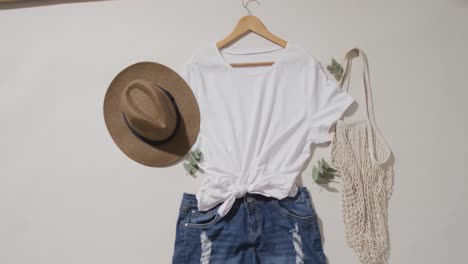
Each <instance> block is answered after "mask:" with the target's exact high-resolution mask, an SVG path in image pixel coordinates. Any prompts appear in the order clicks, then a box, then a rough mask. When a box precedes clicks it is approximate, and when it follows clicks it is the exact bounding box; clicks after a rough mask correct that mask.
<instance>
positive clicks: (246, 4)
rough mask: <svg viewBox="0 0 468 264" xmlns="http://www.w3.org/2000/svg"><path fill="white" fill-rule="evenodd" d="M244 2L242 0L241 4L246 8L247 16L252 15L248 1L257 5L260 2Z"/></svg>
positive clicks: (251, 0) (250, 0)
mask: <svg viewBox="0 0 468 264" xmlns="http://www.w3.org/2000/svg"><path fill="white" fill-rule="evenodd" d="M244 2H245V1H244V0H242V5H243V6H244V8H245V9H246V10H247V12H248V15H249V16H251V15H252V11H250V9H249V4H250V2H256V3H257V4H258V5H260V2H258V1H257V0H249V1H247V3H244Z"/></svg>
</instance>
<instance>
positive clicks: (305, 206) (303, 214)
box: [272, 198, 316, 221]
mask: <svg viewBox="0 0 468 264" xmlns="http://www.w3.org/2000/svg"><path fill="white" fill-rule="evenodd" d="M272 203H273V207H275V208H276V209H277V210H278V212H279V213H281V214H282V215H284V216H286V217H290V218H293V219H295V220H301V221H309V220H312V219H314V218H315V217H316V215H315V212H314V209H312V206H311V205H310V203H309V202H308V200H307V199H305V200H303V199H293V198H284V199H282V200H273V201H272Z"/></svg>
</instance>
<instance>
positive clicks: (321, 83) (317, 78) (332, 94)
mask: <svg viewBox="0 0 468 264" xmlns="http://www.w3.org/2000/svg"><path fill="white" fill-rule="evenodd" d="M312 60H313V62H312V64H313V65H312V73H311V78H313V80H312V82H311V84H312V86H313V87H309V88H310V89H311V90H310V94H309V96H310V98H309V100H308V101H309V103H308V106H309V124H310V140H311V141H313V142H314V143H316V144H320V143H324V142H328V141H330V140H331V131H330V129H331V127H332V125H333V124H334V123H335V122H336V121H338V120H339V119H340V118H341V117H342V116H343V114H344V112H345V111H346V110H347V109H348V107H349V106H350V105H351V104H352V103H353V102H354V99H353V98H352V97H351V96H350V95H349V94H347V93H346V92H344V91H343V89H341V88H340V87H339V86H338V85H337V83H336V82H334V81H332V80H330V79H329V78H328V76H327V75H326V74H325V71H324V70H323V68H322V66H321V65H320V63H319V62H318V61H317V60H316V59H314V58H313V59H312Z"/></svg>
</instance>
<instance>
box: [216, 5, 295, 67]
mask: <svg viewBox="0 0 468 264" xmlns="http://www.w3.org/2000/svg"><path fill="white" fill-rule="evenodd" d="M252 1H254V2H257V4H260V3H259V2H258V1H256V0H249V1H248V2H247V3H246V4H244V1H242V5H243V6H244V8H245V9H247V11H248V12H249V14H248V15H247V16H244V17H242V18H241V19H240V20H239V22H237V25H236V27H235V28H234V30H233V31H232V32H231V33H230V34H229V35H228V36H227V37H225V38H224V39H223V40H221V41H219V42H218V43H216V46H217V48H218V49H222V48H224V47H226V46H227V45H229V44H231V43H232V42H235V41H237V40H239V39H240V38H242V37H244V36H245V35H246V34H247V33H249V32H253V33H255V34H257V35H259V36H261V37H264V38H265V39H267V40H269V41H271V42H273V43H275V44H277V45H279V46H281V47H283V48H285V47H286V45H287V43H288V42H287V41H286V40H284V39H282V38H280V37H278V36H275V35H274V34H273V33H271V32H270V31H269V30H268V29H267V28H266V26H265V25H264V24H263V23H262V21H260V19H259V18H258V17H256V16H253V15H252V12H251V11H250V9H249V8H248V4H249V3H250V2H252ZM273 63H274V62H246V63H231V66H233V67H252V66H254V67H255V66H270V65H273Z"/></svg>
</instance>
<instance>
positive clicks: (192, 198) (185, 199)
mask: <svg viewBox="0 0 468 264" xmlns="http://www.w3.org/2000/svg"><path fill="white" fill-rule="evenodd" d="M296 195H297V196H299V195H301V196H302V195H306V196H309V191H308V190H307V188H306V187H303V186H302V187H298V190H297V194H296ZM249 196H250V197H259V196H261V197H264V198H265V199H274V198H271V197H265V196H262V195H260V194H255V193H247V194H246V195H245V197H249ZM243 198H244V197H243ZM239 199H242V198H239ZM182 205H183V206H188V207H195V206H197V205H198V201H197V196H196V195H195V194H193V193H186V192H184V193H183V195H182Z"/></svg>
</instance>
